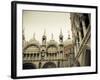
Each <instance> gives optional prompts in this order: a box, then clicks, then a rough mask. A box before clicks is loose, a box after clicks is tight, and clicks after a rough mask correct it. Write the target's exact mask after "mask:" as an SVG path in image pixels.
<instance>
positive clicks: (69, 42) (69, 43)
mask: <svg viewBox="0 0 100 80" xmlns="http://www.w3.org/2000/svg"><path fill="white" fill-rule="evenodd" d="M72 44H73V43H72V40H71V39H67V40H65V41H64V46H68V45H72Z"/></svg>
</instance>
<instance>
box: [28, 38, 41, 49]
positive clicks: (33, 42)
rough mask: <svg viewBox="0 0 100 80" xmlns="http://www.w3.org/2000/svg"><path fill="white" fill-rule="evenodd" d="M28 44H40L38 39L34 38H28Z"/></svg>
mask: <svg viewBox="0 0 100 80" xmlns="http://www.w3.org/2000/svg"><path fill="white" fill-rule="evenodd" d="M29 44H34V45H36V46H38V47H39V46H40V44H39V41H37V40H36V39H30V40H29Z"/></svg>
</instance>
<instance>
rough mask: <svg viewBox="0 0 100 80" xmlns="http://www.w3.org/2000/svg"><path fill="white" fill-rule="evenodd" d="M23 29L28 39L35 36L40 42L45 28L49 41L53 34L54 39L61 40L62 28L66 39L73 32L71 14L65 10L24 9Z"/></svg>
mask: <svg viewBox="0 0 100 80" xmlns="http://www.w3.org/2000/svg"><path fill="white" fill-rule="evenodd" d="M23 29H24V35H25V39H26V41H29V40H30V39H32V38H33V35H34V33H35V38H36V40H38V41H39V42H40V43H41V41H42V35H43V34H44V30H45V31H46V36H47V41H49V40H50V39H51V37H52V34H53V39H55V40H56V41H57V42H59V34H60V30H61V29H62V33H63V36H64V40H66V39H67V38H68V33H69V34H70V35H72V34H71V24H70V14H69V13H64V12H46V11H27V10H23Z"/></svg>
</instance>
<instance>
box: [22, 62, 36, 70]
mask: <svg viewBox="0 0 100 80" xmlns="http://www.w3.org/2000/svg"><path fill="white" fill-rule="evenodd" d="M23 69H36V65H35V64H32V63H24V64H23Z"/></svg>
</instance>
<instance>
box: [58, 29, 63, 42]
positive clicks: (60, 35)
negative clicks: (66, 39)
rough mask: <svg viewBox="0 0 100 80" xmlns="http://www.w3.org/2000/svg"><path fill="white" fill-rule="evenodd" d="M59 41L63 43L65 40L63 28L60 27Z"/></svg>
mask: <svg viewBox="0 0 100 80" xmlns="http://www.w3.org/2000/svg"><path fill="white" fill-rule="evenodd" d="M59 41H60V43H62V42H63V34H62V29H60V34H59Z"/></svg>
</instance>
